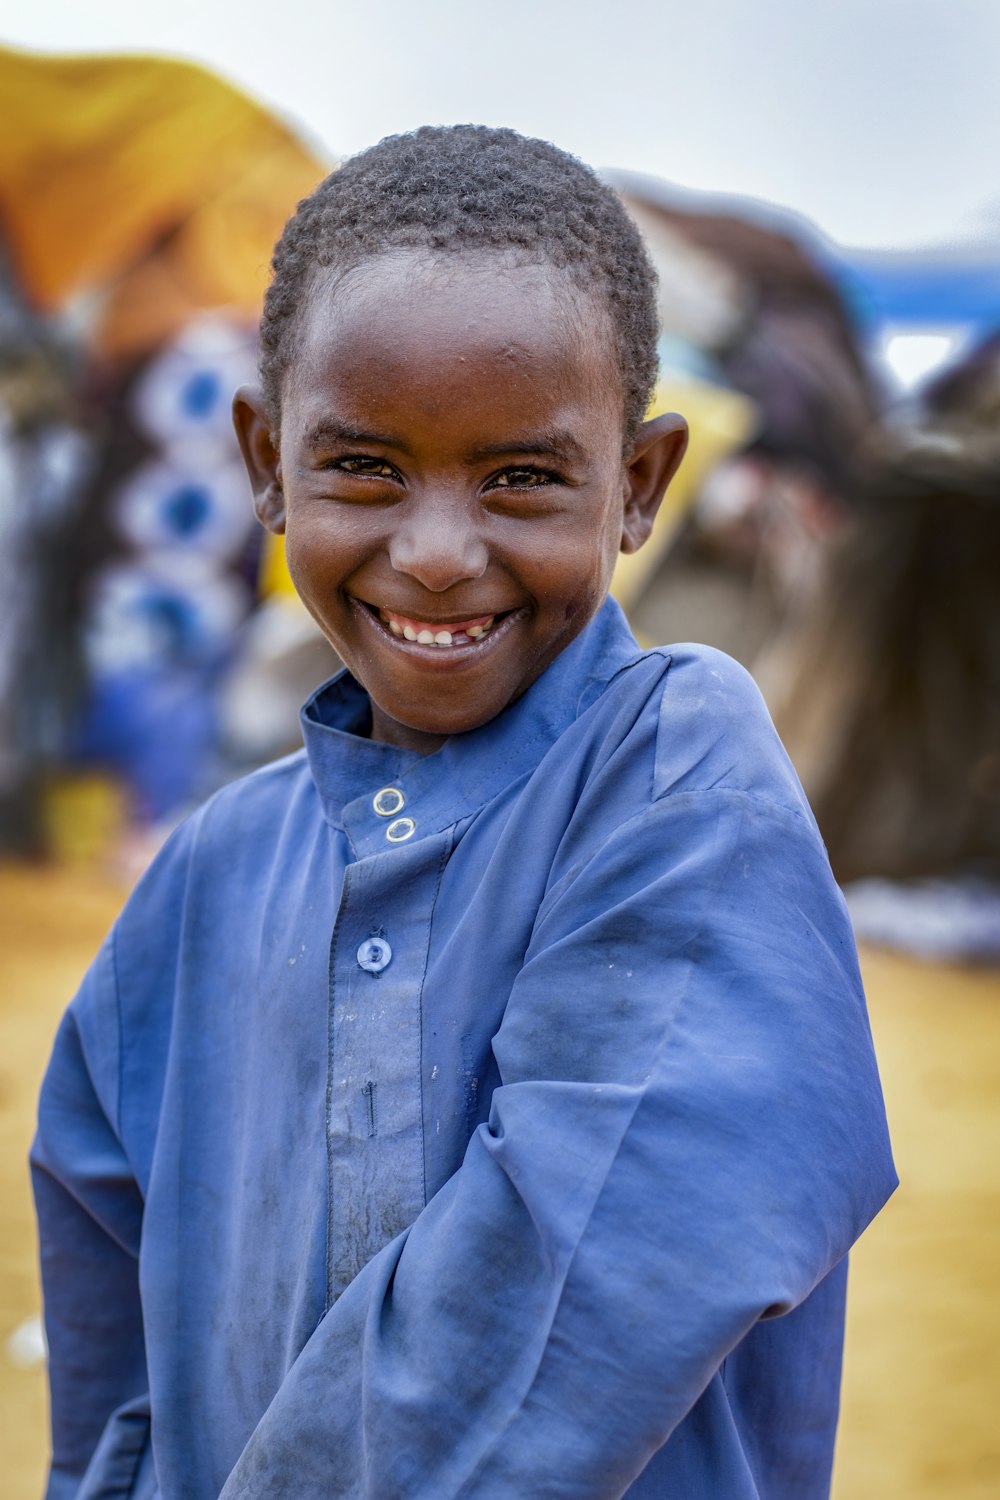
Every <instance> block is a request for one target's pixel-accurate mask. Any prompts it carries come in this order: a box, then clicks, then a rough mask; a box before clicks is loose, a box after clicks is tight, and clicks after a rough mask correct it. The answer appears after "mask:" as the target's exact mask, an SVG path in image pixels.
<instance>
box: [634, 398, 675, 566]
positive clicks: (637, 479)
mask: <svg viewBox="0 0 1000 1500" xmlns="http://www.w3.org/2000/svg"><path fill="white" fill-rule="evenodd" d="M687 441H688V427H687V423H686V422H685V420H684V418H683V417H680V416H678V415H677V413H676V412H673V411H672V412H667V413H665V414H664V415H663V416H662V417H653V419H652V420H651V421H649V422H643V424H642V426H641V427H640V428H639V431H638V433H637V434H636V439H635V443H634V445H633V448H632V456H631V458H630V459H629V461H628V463H627V464H626V466H625V481H626V490H625V514H624V518H623V521H622V541H621V550H622V551H623V552H638V550H639V548H640V547H641V546H642V544H643V542H644V541H646V539H647V537H648V536H649V533H650V532H651V531H652V529H653V522H654V520H655V519H656V512H657V511H658V510H659V508H660V501H661V500H662V499H663V497H664V495H665V494H666V491H667V485H668V484H669V483H670V481H671V479H673V477H674V475H675V474H676V473H677V470H678V468H679V467H680V462H681V459H682V458H683V457H684V451H685V449H686V448H687Z"/></svg>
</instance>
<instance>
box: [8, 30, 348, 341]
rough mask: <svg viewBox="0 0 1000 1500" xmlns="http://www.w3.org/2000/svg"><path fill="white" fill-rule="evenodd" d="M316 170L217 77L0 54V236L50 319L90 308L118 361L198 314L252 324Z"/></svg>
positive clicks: (294, 141) (151, 62) (176, 68)
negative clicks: (83, 305) (223, 312)
mask: <svg viewBox="0 0 1000 1500" xmlns="http://www.w3.org/2000/svg"><path fill="white" fill-rule="evenodd" d="M325 171H326V164H325V163H324V162H323V161H321V160H320V158H319V157H318V156H317V155H316V154H315V153H314V152H312V151H311V150H309V148H308V147H306V146H305V145H304V144H303V142H302V141H301V140H300V139H299V137H298V136H297V135H296V134H295V132H294V131H293V130H292V129H291V128H290V127H289V126H287V125H285V124H284V123H282V122H281V121H280V120H277V119H276V118H275V117H274V116H273V115H271V114H270V113H269V112H268V111H267V110H266V109H265V108H264V107H263V106H262V105H260V104H258V103H256V102H255V101H254V100H252V99H249V98H248V97H247V96H246V95H245V94H243V93H241V92H240V91H239V90H238V89H236V88H234V87H233V86H232V85H231V84H229V83H226V82H225V81H224V80H223V79H221V78H219V77H218V76H217V75H215V74H214V73H210V72H208V71H207V70H206V69H204V68H200V67H197V66H195V65H194V64H192V63H187V62H181V61H175V60H173V59H170V58H163V57H127V56H121V57H59V56H49V55H39V54H34V53H28V52H21V51H14V50H12V49H10V48H0V226H2V232H3V235H4V237H5V239H6V241H7V249H8V255H9V257H10V260H11V262H12V264H13V268H14V272H15V274H16V276H17V277H18V279H19V281H20V283H21V285H22V287H23V288H24V289H25V292H26V293H27V295H28V296H29V297H30V298H31V299H32V300H33V301H34V302H35V304H36V305H37V306H38V307H40V308H42V309H44V310H47V311H50V312H51V311H56V310H58V309H60V308H62V307H65V305H66V304H67V302H68V301H69V300H70V299H72V298H78V297H80V296H91V297H94V295H95V294H98V296H99V300H98V302H97V304H96V307H97V310H96V316H95V328H94V336H95V338H96V341H97V343H98V345H99V346H100V347H101V348H104V349H108V350H110V351H111V352H113V353H116V354H121V353H126V352H129V353H130V352H134V351H135V350H137V349H140V348H148V347H150V346H151V345H152V344H155V343H158V342H160V341H161V340H162V339H163V338H165V337H167V336H169V335H171V334H173V333H175V332H177V331H178V330H179V329H180V328H181V327H182V326H183V325H184V323H185V322H187V320H188V318H189V317H190V316H191V314H192V313H193V312H194V311H197V310H199V309H202V308H217V307H229V308H232V309H233V310H234V311H236V312H239V313H242V314H243V315H244V316H245V317H246V318H248V319H250V320H255V319H256V317H257V315H258V312H259V308H260V303H261V298H262V296H263V292H264V287H265V285H266V280H267V269H268V263H269V259H270V251H271V246H272V245H273V243H274V241H275V239H276V238H277V236H278V234H279V233H280V232H281V228H282V226H283V224H284V222H285V220H286V218H287V217H288V214H289V212H290V211H291V209H292V208H293V207H294V205H295V203H296V201H297V200H298V199H299V198H300V197H302V196H303V195H304V194H305V193H307V192H309V191H310V190H311V189H312V187H313V186H314V185H315V183H316V182H317V180H318V179H319V178H320V177H321V176H322V175H323V174H324V172H325Z"/></svg>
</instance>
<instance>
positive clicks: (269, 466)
mask: <svg viewBox="0 0 1000 1500" xmlns="http://www.w3.org/2000/svg"><path fill="white" fill-rule="evenodd" d="M233 426H234V427H235V428H236V436H237V437H238V438H239V443H240V452H241V453H242V454H243V462H244V463H245V464H246V468H247V473H248V474H249V476H250V488H251V489H252V490H253V506H254V510H255V511H256V512H257V519H258V520H259V521H260V523H261V525H262V526H266V527H267V529H268V531H273V532H274V533H275V534H276V535H280V533H281V532H283V531H284V529H285V492H284V490H283V489H282V486H281V456H280V454H279V452H278V443H277V440H276V437H275V436H274V435H273V434H272V432H271V419H270V417H269V416H268V413H267V406H266V404H265V402H264V396H263V393H262V392H261V391H260V389H259V388H258V387H257V386H253V385H241V386H240V388H239V390H238V391H237V392H236V395H235V396H234V397H233Z"/></svg>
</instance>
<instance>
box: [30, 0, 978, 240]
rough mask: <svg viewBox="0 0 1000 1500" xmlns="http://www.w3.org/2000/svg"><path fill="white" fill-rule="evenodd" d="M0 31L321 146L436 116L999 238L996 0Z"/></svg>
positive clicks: (76, 9)
mask: <svg viewBox="0 0 1000 1500" xmlns="http://www.w3.org/2000/svg"><path fill="white" fill-rule="evenodd" d="M19 9H20V15H19V16H18V17H17V19H16V20H14V19H9V20H3V21H0V37H2V38H3V40H5V41H7V42H10V43H14V44H18V45H22V46H30V47H40V48H45V49H47V50H57V51H79V50H87V51H110V50H123V49H124V50H132V51H134V50H146V51H169V52H172V53H175V54H179V55H182V56H186V57H190V58H193V59H196V60H198V61H202V62H206V63H209V64H211V65H213V66H215V67H216V68H218V69H219V70H220V71H222V72H223V73H225V74H226V75H227V76H229V77H230V78H231V79H233V80H235V81H236V82H239V83H241V84H242V85H243V86H244V87H246V88H248V89H249V90H250V91H251V92H253V93H255V94H257V95H258V96H259V97H261V98H263V99H265V100H266V101H268V102H269V103H271V104H272V105H273V106H274V107H275V108H276V109H277V110H278V111H279V112H280V113H282V114H284V115H286V116H287V117H289V118H290V119H293V120H295V121H297V122H298V123H299V124H300V125H302V126H304V127H305V129H306V131H307V132H308V133H309V135H311V136H312V138H313V140H314V141H315V142H316V143H318V144H319V145H320V146H321V148H322V149H323V150H325V151H326V152H327V153H328V154H329V155H330V156H331V158H332V157H335V156H337V155H343V154H345V153H347V152H350V151H354V150H357V149H358V148H360V147H362V146H366V145H370V144H371V143H372V142H373V141H375V140H377V139H378V138H379V137H380V136H383V135H386V134H388V133H389V132H392V131H397V130H406V129H409V128H412V127H413V126H415V125H419V124H424V123H435V124H436V123H448V122H453V121H459V120H475V121H481V122H484V123H487V124H510V125H513V126H515V127H516V128H517V129H519V130H522V131H525V132H528V133H530V134H534V135H542V136H546V137H548V138H550V139H553V140H555V141H556V142H557V143H558V144H560V145H562V146H565V147H567V148H568V149H570V150H572V151H575V152H577V153H578V154H579V155H580V156H583V157H584V158H585V159H586V160H588V161H590V162H592V163H593V164H594V165H595V166H618V167H627V168H632V169H634V170H638V171H644V172H652V173H656V174H657V175H659V176H663V177H667V178H670V179H671V180H673V181H674V182H677V183H681V184H683V185H685V186H688V187H695V188H708V189H712V190H719V191H733V192H738V193H745V194H750V195H752V196H755V197H760V198H765V199H769V200H771V201H773V202H777V203H781V204H785V205H787V206H789V207H791V208H794V209H796V210H798V211H799V212H800V213H803V214H806V215H808V216H809V217H811V218H812V219H814V220H815V222H816V223H817V224H818V225H819V226H820V227H821V228H822V229H823V230H824V231H825V232H826V233H827V234H829V235H831V236H832V237H834V238H836V239H838V240H840V241H841V243H844V244H849V245H860V246H911V245H921V244H949V245H957V244H970V243H982V242H984V241H987V240H994V241H997V242H1000V150H998V143H1000V0H757V3H751V0H688V3H680V0H661V3H660V4H653V3H649V0H601V3H598V0H577V3H576V4H570V3H568V0H494V3H492V4H489V5H486V4H479V3H477V0H411V3H405V0H350V3H345V0H340V3H327V4H322V3H319V0H275V3H274V4H273V5H264V4H261V3H257V0H247V3H245V4H244V5H242V6H238V5H237V4H235V3H233V0H229V3H224V0H31V3H30V4H26V5H24V6H22V7H20V8H19Z"/></svg>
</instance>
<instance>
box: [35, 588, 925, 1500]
mask: <svg viewBox="0 0 1000 1500" xmlns="http://www.w3.org/2000/svg"><path fill="white" fill-rule="evenodd" d="M366 722H367V700H366V698H365V695H364V693H363V692H362V690H361V689H360V688H359V687H358V685H357V684H356V683H355V682H354V681H353V679H352V678H351V677H350V676H348V675H347V674H342V675H341V676H340V677H338V678H336V679H334V681H333V682H332V683H330V684H328V685H327V686H325V687H324V688H321V689H320V690H319V692H318V693H317V694H316V695H315V696H314V697H313V698H312V699H311V700H310V702H309V703H308V704H307V706H306V708H305V710H304V713H303V729H304V736H305V750H304V752H301V753H299V754H298V755H294V756H292V757H291V758H289V759H287V760H284V761H282V762H280V763H278V764H276V765H273V766H270V767H267V768H266V769H264V770H263V771H260V772H258V773H257V774H255V775H253V776H251V777H249V778H247V779H246V780H244V781H242V782H239V783H237V784H236V785H234V786H231V787H229V788H227V789H226V790H224V791H223V792H221V793H220V794H219V795H218V796H216V797H215V798H214V799H213V800H212V801H211V802H209V803H208V804H207V805H206V806H205V807H204V808H203V809H202V810H201V811H200V812H199V813H198V814H196V815H195V816H194V817H193V818H192V819H191V820H189V821H188V822H187V823H186V824H185V825H184V826H183V827H182V828H181V829H180V830H179V831H178V833H177V834H176V835H175V836H174V838H173V839H172V841H171V842H170V843H169V844H168V845H167V847H166V848H165V849H164V851H163V853H162V854H161V855H160V857H159V858H158V859H157V861H156V862H155V863H154V865H153V866H152V868H151V869H150V871H149V873H148V874H147V875H146V877H145V879H144V880H143V881H142V882H141V884H140V885H139V887H138V888H137V890H136V891H135V893H134V895H133V896H132V898H131V900H130V901H129V903H128V905H127V907H126V909H125V911H124V913H123V915H122V916H121V918H120V919H119V921H118V923H117V924H116V927H115V929H114V931H113V932H112V934H111V935H110V937H109V938H108V940H107V942H106V944H105V946H104V948H103V950H102V951H101V953H100V955H99V957H98V958H97V960H96V961H95V964H94V966H93V968H92V970H91V971H90V973H89V974H88V976H87V978H86V979H85V981H84V984H83V986H82V988H81V990H80V993H79V994H78V995H77V997H76V999H75V1000H74V1002H73V1004H72V1005H71V1007H70V1009H69V1011H68V1013H67V1015H66V1017H65V1020H64V1022H63V1025H62V1028H61V1030H60V1032H59V1036H58V1039H57V1041H56V1046H55V1052H54V1056H53V1059H52V1062H51V1065H50V1067H49V1071H48V1074H47V1077H46V1080H45V1084H44V1088H43V1094H42V1101H41V1107H40V1124H39V1133H38V1137H37V1139H36V1143H35V1147H34V1151H33V1162H34V1171H35V1178H36V1193H37V1200H38V1210H39V1217H40V1223H41V1240H42V1265H43V1276H44V1284H45V1298H46V1321H47V1328H48V1337H49V1342H50V1350H51V1383H52V1411H53V1431H54V1437H53V1447H54V1457H53V1467H52V1473H51V1479H50V1487H49V1496H50V1500H69V1497H71V1496H72V1497H78V1500H84V1497H94V1496H97V1495H100V1496H102V1497H105V1496H112V1495H114V1496H118V1495H121V1496H122V1497H125V1496H131V1497H132V1500H147V1497H149V1496H153V1495H156V1494H160V1495H162V1496H163V1497H164V1500H216V1497H217V1496H218V1495H219V1494H220V1492H221V1493H222V1495H223V1496H224V1500H251V1497H252V1500H285V1497H287V1500H331V1497H345V1500H346V1497H349V1500H459V1497H461V1500H515V1497H517V1500H522V1497H529V1496H530V1497H531V1500H612V1497H620V1496H622V1495H626V1494H627V1495H628V1496H630V1497H634V1500H651V1497H657V1500H667V1497H670V1500H678V1497H683V1500H701V1497H713V1500H751V1497H762V1500H814V1497H820V1496H824V1495H826V1494H827V1490H828V1485H829V1472H830V1463H831V1453H832V1443H833V1433H834V1427H835V1422H836V1411H837V1392H838V1385H839V1374H840V1349H841V1340H842V1319H843V1295H844V1274H845V1273H844V1267H845V1262H844V1256H845V1253H846V1251H847V1249H848V1247H849V1246H850V1244H851V1243H852V1242H853V1240H854V1239H855V1238H856V1236H857V1235H858V1234H859V1233H860V1232H861V1230H862V1228H863V1227H864V1226H865V1224H866V1223H867V1222H868V1221H869V1219H870V1218H871V1217H872V1215H873V1214H874V1213H875V1212H876V1211H877V1210H878V1208H879V1207H880V1205H881V1204H882V1202H883V1201H884V1199H885V1198H886V1196H887V1195H888V1193H889V1192H890V1191H891V1189H892V1186H893V1184H894V1181H895V1179H894V1175H893V1172H892V1165H891V1161H890V1156H889V1149H888V1144H887V1139H886V1130H885V1120H884V1115H883V1108H882V1101H881V1095H880V1090H879V1084H878V1078H877V1073H876V1069H875V1063H874V1059H873V1055H872V1049H871V1040H870V1035H869V1030H868V1023H867V1019H866V1014H865V1006H864V998H863V995H862V990H861V985H860V981H859V977H858V971H857V966H856V959H855V954H854V946H853V942H852V938H851V933H850V929H849V926H848V923H847V920H846V917H845V914H844V908H843V903H842V901H841V899H840V895H839V893H838V891H837V888H836V886H835V885H834V882H833V880H832V877H831V875H830V871H829V868H828V865H827V862H826V858H825V855H824V852H823V847H822V843H821V841H820V838H819V835H818V833H817V831H816V827H815V825H814V823H813V820H812V818H811V815H810V813H809V811H808V808H807V806H806V804H805V801H804V799H803V795H802V792H801V790H800V788H799V785H798V783H797V781H796V779H795V776H794V773H793V771H792V770H791V767H790V766H789V763H788V761H787V759H786V757H785V755H784V753H783V751H782V750H781V748H780V745H779V744H778V742H777V740H776V738H775V736H774V732H773V730H772V728H771V725H770V722H769V720H768V718H767V715H766V712H765V710H764V708H763V705H762V703H761V700H760V698H759V695H758V694H757V691H756V689H755V688H754V686H753V685H752V683H751V682H750V680H749V678H748V677H747V676H746V674H745V673H744V672H743V671H742V670H741V669H740V668H739V667H738V666H736V665H735V664H734V663H733V662H732V661H730V660H728V659H727V658H726V657H724V656H721V655H719V654H718V653H715V652H712V651H709V650H707V649H705V648H702V647H691V646H681V647H674V648H670V649H664V650H657V651H651V652H646V653H642V652H640V651H639V649H638V647H637V646H636V644H635V642H634V640H633V639H632V636H631V634H630V633H629V631H628V628H627V626H626V625H625V623H624V620H623V618H622V616H621V614H620V612H619V610H618V608H617V606H616V605H614V604H613V603H610V602H609V603H607V604H606V605H605V606H604V608H603V609H602V611H601V612H600V613H599V615H598V616H597V617H596V619H595V620H594V621H593V622H592V623H591V625H590V626H589V627H588V628H587V630H586V631H585V632H584V633H583V634H582V635H581V636H580V637H579V638H578V639H577V640H576V641H575V642H573V644H572V645H571V646H570V647H569V648H568V649H567V650H566V651H565V652H564V653H563V654H562V655H561V656H560V657H559V658H558V659H557V660H556V661H555V662H554V663H553V665H552V666H551V667H550V668H549V669H548V671H547V672H546V673H545V674H544V676H542V677H541V678H540V679H539V680H538V681H537V682H536V683H535V684H534V685H533V686H532V687H531V688H530V689H529V691H528V692H527V693H526V694H525V695H524V696H523V697H522V698H520V699H519V700H518V701H517V702H516V703H514V704H513V705H512V706H511V707H510V708H508V709H507V710H506V711H505V712H504V713H503V714H502V715H500V717H498V718H497V719H495V720H494V721H493V722H491V723H489V724H486V725H484V726H483V727H482V728H481V729H478V730H476V731H474V732H472V733H470V734H465V735H461V736H456V737H455V738H453V739H451V740H449V741H448V742H446V743H445V745H444V746H443V747H442V748H441V749H440V750H439V751H438V752H437V753H436V754H434V755H432V756H428V757H420V756H418V755H415V754H413V753H412V752H405V751H401V750H399V749H396V748H394V747H392V746H388V745H383V744H376V743H373V742H372V741H370V740H368V739H367V738H365V737H364V733H365V727H366ZM150 1411H151V1413H152V1438H151V1440H150V1436H149V1429H150V1418H149V1413H150ZM85 1471H86V1473H85Z"/></svg>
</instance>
